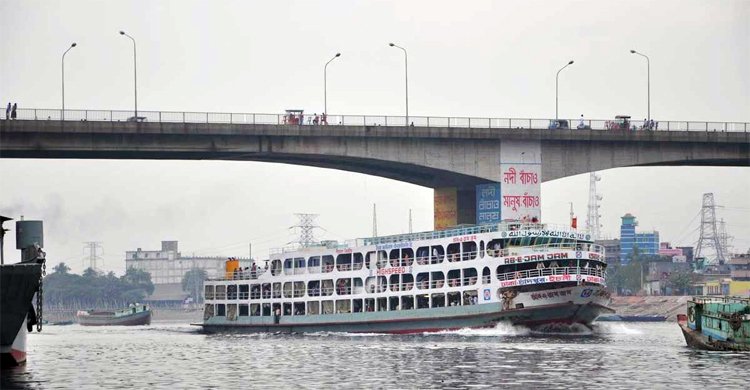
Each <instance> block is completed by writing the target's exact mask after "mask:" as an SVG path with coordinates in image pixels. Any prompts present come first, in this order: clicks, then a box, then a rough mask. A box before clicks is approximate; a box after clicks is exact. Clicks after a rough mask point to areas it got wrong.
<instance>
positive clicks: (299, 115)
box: [284, 110, 305, 125]
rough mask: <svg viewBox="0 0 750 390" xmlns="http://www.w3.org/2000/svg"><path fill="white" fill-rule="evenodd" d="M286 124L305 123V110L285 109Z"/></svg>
mask: <svg viewBox="0 0 750 390" xmlns="http://www.w3.org/2000/svg"><path fill="white" fill-rule="evenodd" d="M285 111H286V114H285V115H284V124H285V125H304V120H305V116H304V110H285Z"/></svg>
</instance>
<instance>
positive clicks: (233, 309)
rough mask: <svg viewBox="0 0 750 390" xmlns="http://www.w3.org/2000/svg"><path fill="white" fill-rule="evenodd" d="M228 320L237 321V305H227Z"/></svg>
mask: <svg viewBox="0 0 750 390" xmlns="http://www.w3.org/2000/svg"><path fill="white" fill-rule="evenodd" d="M227 320H229V321H237V305H227Z"/></svg>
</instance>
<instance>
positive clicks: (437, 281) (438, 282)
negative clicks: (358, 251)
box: [430, 271, 445, 288]
mask: <svg viewBox="0 0 750 390" xmlns="http://www.w3.org/2000/svg"><path fill="white" fill-rule="evenodd" d="M431 276H432V283H431V285H430V288H443V286H444V285H445V274H444V273H443V272H442V271H435V272H433V273H432V275H431Z"/></svg>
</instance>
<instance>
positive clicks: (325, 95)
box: [323, 53, 341, 115]
mask: <svg viewBox="0 0 750 390" xmlns="http://www.w3.org/2000/svg"><path fill="white" fill-rule="evenodd" d="M339 57H341V53H336V55H335V56H333V58H331V59H330V60H328V62H326V65H325V66H324V67H323V113H324V114H326V115H328V64H330V63H331V61H333V60H335V59H336V58H339Z"/></svg>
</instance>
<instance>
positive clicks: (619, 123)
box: [607, 115, 630, 130]
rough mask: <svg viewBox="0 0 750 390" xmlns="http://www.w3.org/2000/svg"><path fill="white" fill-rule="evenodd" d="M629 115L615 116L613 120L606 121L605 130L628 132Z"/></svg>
mask: <svg viewBox="0 0 750 390" xmlns="http://www.w3.org/2000/svg"><path fill="white" fill-rule="evenodd" d="M629 129H630V115H617V116H615V120H613V121H607V130H629Z"/></svg>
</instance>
